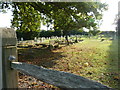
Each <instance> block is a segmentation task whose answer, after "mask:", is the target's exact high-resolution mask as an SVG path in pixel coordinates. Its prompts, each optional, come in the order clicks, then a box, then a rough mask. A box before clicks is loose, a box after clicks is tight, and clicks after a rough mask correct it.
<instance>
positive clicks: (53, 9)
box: [12, 2, 107, 44]
mask: <svg viewBox="0 0 120 90" xmlns="http://www.w3.org/2000/svg"><path fill="white" fill-rule="evenodd" d="M13 8H14V10H13V12H16V13H15V14H14V17H15V18H16V17H17V18H18V17H20V19H19V18H18V19H15V20H13V21H12V23H13V26H14V27H17V28H18V30H21V29H22V28H21V27H22V25H23V29H22V30H24V31H30V30H32V29H31V28H32V24H31V23H35V22H37V21H40V19H41V20H42V21H44V22H46V24H47V26H48V27H49V26H50V24H54V27H53V28H54V30H55V31H58V30H60V31H61V32H62V33H63V35H64V36H65V38H66V40H67V42H68V37H67V36H68V33H69V32H70V31H71V30H73V29H80V28H83V27H86V28H90V27H95V26H96V25H97V22H98V20H100V19H101V18H102V11H103V10H106V9H107V8H106V5H105V4H102V3H100V2H74V3H73V2H32V3H31V2H28V3H25V2H24V3H13ZM30 11H31V12H30ZM19 12H21V13H19ZM28 12H30V13H28ZM17 13H18V14H17ZM22 13H25V14H22ZM34 13H36V15H37V17H38V16H39V15H40V16H41V18H40V19H38V20H37V18H35V20H31V18H29V17H34V15H35V14H34ZM26 14H27V15H28V17H26ZM25 17H26V18H27V20H26V18H25ZM24 20H25V21H24ZM29 20H30V21H31V22H30V21H29ZM21 21H22V22H21ZM34 21H35V22H34ZM28 22H29V23H28ZM14 23H15V24H14ZM21 23H22V24H21ZM35 26H38V23H37V25H35ZM39 26H40V25H39ZM24 27H27V28H24ZM33 27H34V26H33ZM26 29H27V30H26ZM34 30H35V29H34ZM68 44H69V43H68Z"/></svg>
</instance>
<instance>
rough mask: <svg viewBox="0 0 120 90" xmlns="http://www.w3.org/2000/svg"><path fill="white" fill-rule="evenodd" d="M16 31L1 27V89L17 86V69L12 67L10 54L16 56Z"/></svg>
mask: <svg viewBox="0 0 120 90" xmlns="http://www.w3.org/2000/svg"><path fill="white" fill-rule="evenodd" d="M16 43H17V38H16V33H15V31H14V30H13V29H10V28H0V89H2V88H17V86H18V79H17V71H16V70H13V69H11V61H10V60H9V59H10V58H9V57H10V56H14V57H16V60H15V61H17V49H16Z"/></svg>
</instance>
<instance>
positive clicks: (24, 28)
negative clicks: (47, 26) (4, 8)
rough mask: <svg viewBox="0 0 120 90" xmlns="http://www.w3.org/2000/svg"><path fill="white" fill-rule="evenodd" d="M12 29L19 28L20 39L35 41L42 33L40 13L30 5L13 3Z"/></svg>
mask: <svg viewBox="0 0 120 90" xmlns="http://www.w3.org/2000/svg"><path fill="white" fill-rule="evenodd" d="M12 8H13V16H14V17H13V20H12V27H13V28H17V35H18V38H20V37H23V38H24V39H33V38H34V37H37V36H38V34H39V32H40V19H41V18H40V13H39V12H38V11H36V10H35V9H34V8H33V7H31V6H30V5H29V4H28V3H22V2H19V4H18V3H13V4H12Z"/></svg>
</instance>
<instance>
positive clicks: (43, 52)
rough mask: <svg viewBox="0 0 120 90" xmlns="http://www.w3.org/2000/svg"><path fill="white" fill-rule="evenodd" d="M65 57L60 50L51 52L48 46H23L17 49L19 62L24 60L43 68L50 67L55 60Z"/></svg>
mask: <svg viewBox="0 0 120 90" xmlns="http://www.w3.org/2000/svg"><path fill="white" fill-rule="evenodd" d="M62 57H65V56H64V55H62V52H53V50H50V49H48V48H24V49H19V50H18V60H19V62H26V63H29V64H34V65H38V66H43V67H45V68H52V67H53V66H54V65H55V64H56V62H55V61H56V60H59V59H60V58H62Z"/></svg>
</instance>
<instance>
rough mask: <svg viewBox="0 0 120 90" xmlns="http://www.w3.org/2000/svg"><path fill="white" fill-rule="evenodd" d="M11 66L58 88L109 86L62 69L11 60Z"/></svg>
mask: <svg viewBox="0 0 120 90" xmlns="http://www.w3.org/2000/svg"><path fill="white" fill-rule="evenodd" d="M11 67H12V68H13V69H16V70H19V71H21V72H23V73H25V74H28V75H31V76H33V77H35V78H37V79H39V80H41V81H43V82H46V83H49V84H52V85H55V86H57V87H60V88H96V89H100V90H101V89H102V88H105V89H109V88H110V87H107V86H105V85H102V84H101V83H98V82H96V81H92V80H89V79H86V78H84V77H82V76H78V75H74V74H71V73H67V72H62V71H56V70H50V69H46V68H43V67H39V66H36V65H31V64H26V63H22V62H12V64H11Z"/></svg>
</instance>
